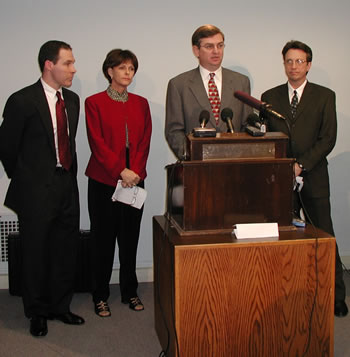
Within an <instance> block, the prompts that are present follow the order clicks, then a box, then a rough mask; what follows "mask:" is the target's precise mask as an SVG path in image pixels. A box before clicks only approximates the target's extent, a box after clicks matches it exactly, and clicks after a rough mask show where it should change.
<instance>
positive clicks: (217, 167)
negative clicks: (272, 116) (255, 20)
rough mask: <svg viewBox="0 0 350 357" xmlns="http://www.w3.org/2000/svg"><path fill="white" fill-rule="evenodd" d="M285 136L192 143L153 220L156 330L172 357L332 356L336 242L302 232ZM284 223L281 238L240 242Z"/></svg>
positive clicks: (172, 172)
mask: <svg viewBox="0 0 350 357" xmlns="http://www.w3.org/2000/svg"><path fill="white" fill-rule="evenodd" d="M287 141H288V138H287V136H286V135H284V134H282V133H267V134H266V135H265V136H264V137H251V136H249V135H248V134H246V133H234V134H221V135H220V136H217V137H216V138H194V137H193V136H192V135H190V136H189V137H188V145H187V147H188V158H189V160H188V161H184V162H181V163H180V164H174V165H169V166H168V167H167V180H168V185H167V187H168V189H167V209H166V213H165V216H158V217H154V218H153V255H154V299H155V328H156V331H157V334H158V337H159V341H160V343H161V345H162V347H163V349H164V351H166V352H167V354H166V356H167V357H179V356H181V357H257V356H259V357H291V356H293V357H294V356H305V357H306V356H308V357H315V356H331V357H332V356H333V312H334V276H335V272H334V269H335V239H334V238H333V237H331V236H330V235H329V234H327V233H324V232H322V231H320V230H318V229H314V228H312V227H307V228H306V229H296V228H295V227H293V226H292V218H293V215H292V213H293V199H292V197H293V191H292V189H293V164H294V160H293V159H288V158H286V147H287ZM263 222H277V223H278V224H279V230H280V236H279V239H277V238H275V239H272V238H271V239H264V240H261V239H259V240H254V239H249V240H239V241H238V240H237V239H235V237H234V236H233V235H231V232H232V226H233V225H234V224H237V223H263Z"/></svg>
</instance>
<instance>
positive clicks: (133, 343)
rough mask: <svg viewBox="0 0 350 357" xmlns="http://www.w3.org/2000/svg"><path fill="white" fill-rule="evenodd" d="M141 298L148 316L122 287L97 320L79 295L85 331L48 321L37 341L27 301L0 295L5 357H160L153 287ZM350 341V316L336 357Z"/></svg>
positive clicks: (0, 344) (342, 325) (338, 335)
mask: <svg viewBox="0 0 350 357" xmlns="http://www.w3.org/2000/svg"><path fill="white" fill-rule="evenodd" d="M344 278H345V281H346V285H347V291H348V294H347V304H348V306H349V307H350V277H349V275H348V274H345V276H344ZM139 295H140V297H141V299H142V301H143V303H144V305H145V310H144V311H142V312H134V311H132V310H130V309H129V308H128V306H127V305H124V304H121V302H120V293H119V286H118V285H112V286H111V298H110V300H109V303H110V307H111V311H112V317H111V318H105V319H102V318H99V317H98V316H96V315H95V313H94V311H93V304H92V302H91V296H90V295H89V294H76V295H75V296H74V300H73V302H72V306H71V310H72V311H73V312H75V313H77V314H79V315H81V316H83V317H84V318H85V320H86V323H85V325H83V326H67V325H65V324H63V323H62V322H59V321H48V328H49V333H48V335H47V336H46V337H44V338H34V337H32V336H31V335H30V333H29V321H28V320H27V319H25V318H24V317H23V308H22V300H21V298H19V297H13V296H10V295H9V293H8V291H7V290H0V357H13V356H15V357H22V356H45V357H57V356H65V357H69V356H74V357H79V356H81V357H83V356H84V357H87V356H88V357H95V356H96V357H97V356H98V357H100V356H103V357H109V356H114V357H157V356H159V354H160V352H161V346H160V344H159V342H158V338H157V335H156V333H155V329H154V313H153V284H152V283H142V284H140V287H139ZM349 335H350V315H348V316H347V317H345V318H335V320H334V336H335V338H334V340H335V341H334V342H335V343H334V356H335V357H349V356H350V338H349ZM193 357H202V356H193ZM242 357H243V356H242ZM290 357H293V356H290ZM315 357H316V356H315ZM317 357H318V356H317Z"/></svg>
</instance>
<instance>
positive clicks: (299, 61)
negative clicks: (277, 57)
mask: <svg viewBox="0 0 350 357" xmlns="http://www.w3.org/2000/svg"><path fill="white" fill-rule="evenodd" d="M305 62H307V60H304V59H301V58H298V59H296V60H292V59H287V61H284V64H285V65H287V66H293V63H295V65H296V66H301V65H302V64H304V63H305Z"/></svg>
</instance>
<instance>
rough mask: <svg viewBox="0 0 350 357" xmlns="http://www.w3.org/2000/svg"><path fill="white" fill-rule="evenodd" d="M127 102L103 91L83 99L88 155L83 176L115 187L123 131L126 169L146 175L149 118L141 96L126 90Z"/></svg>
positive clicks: (120, 168) (121, 160) (120, 166)
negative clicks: (127, 152) (127, 139)
mask: <svg viewBox="0 0 350 357" xmlns="http://www.w3.org/2000/svg"><path fill="white" fill-rule="evenodd" d="M128 96H129V99H128V101H127V102H125V103H122V102H117V101H115V100H112V99H111V98H110V97H109V96H108V94H107V92H106V91H104V92H101V93H97V94H95V95H92V96H91V97H88V98H87V99H86V100H85V116H86V128H87V135H88V140H89V144H90V149H91V157H90V160H89V163H88V166H87V168H86V171H85V174H86V176H88V177H90V178H92V179H94V180H96V181H98V182H101V183H104V184H106V185H110V186H116V185H117V180H118V179H120V178H121V177H120V173H121V172H122V171H123V170H124V169H125V160H126V158H125V147H126V131H125V127H126V124H127V127H128V137H129V161H130V170H132V171H134V172H136V173H137V174H138V175H139V176H140V178H141V180H144V179H145V178H146V176H147V173H146V163H147V158H148V153H149V148H150V142H151V132H152V121H151V113H150V109H149V105H148V102H147V100H146V99H145V98H143V97H141V96H138V95H135V94H132V93H128Z"/></svg>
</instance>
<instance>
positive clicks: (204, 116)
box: [199, 109, 210, 123]
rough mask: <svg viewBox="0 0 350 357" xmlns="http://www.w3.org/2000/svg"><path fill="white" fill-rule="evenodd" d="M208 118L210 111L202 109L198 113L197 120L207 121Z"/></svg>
mask: <svg viewBox="0 0 350 357" xmlns="http://www.w3.org/2000/svg"><path fill="white" fill-rule="evenodd" d="M209 118H210V113H209V112H208V111H207V110H205V109H204V110H202V111H201V113H200V114H199V122H200V123H201V122H203V121H204V120H205V122H206V123H207V122H208V120H209Z"/></svg>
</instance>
